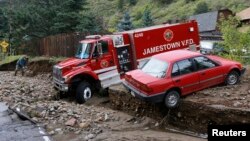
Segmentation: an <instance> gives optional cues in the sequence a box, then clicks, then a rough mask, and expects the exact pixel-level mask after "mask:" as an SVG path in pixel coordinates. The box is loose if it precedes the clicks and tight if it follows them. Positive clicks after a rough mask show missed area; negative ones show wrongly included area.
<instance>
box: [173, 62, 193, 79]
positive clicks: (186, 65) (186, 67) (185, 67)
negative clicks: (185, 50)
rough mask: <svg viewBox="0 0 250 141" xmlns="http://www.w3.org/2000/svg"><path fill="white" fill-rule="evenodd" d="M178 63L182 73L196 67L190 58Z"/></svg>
mask: <svg viewBox="0 0 250 141" xmlns="http://www.w3.org/2000/svg"><path fill="white" fill-rule="evenodd" d="M177 64H178V66H179V71H180V75H182V74H188V73H191V72H193V71H194V67H193V65H192V61H191V60H190V59H186V60H182V61H179V62H177Z"/></svg>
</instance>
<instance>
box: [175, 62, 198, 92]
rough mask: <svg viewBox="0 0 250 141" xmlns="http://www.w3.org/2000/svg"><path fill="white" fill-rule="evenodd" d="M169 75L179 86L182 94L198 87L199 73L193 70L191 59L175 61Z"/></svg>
mask: <svg viewBox="0 0 250 141" xmlns="http://www.w3.org/2000/svg"><path fill="white" fill-rule="evenodd" d="M171 75H172V76H171V77H172V80H173V83H174V84H175V86H176V87H179V88H181V91H182V92H181V93H182V95H186V94H188V93H192V92H194V91H196V90H197V89H198V87H199V75H198V73H197V72H195V70H194V65H193V62H192V60H191V59H185V60H181V61H178V62H176V63H175V64H174V65H173V69H172V74H171Z"/></svg>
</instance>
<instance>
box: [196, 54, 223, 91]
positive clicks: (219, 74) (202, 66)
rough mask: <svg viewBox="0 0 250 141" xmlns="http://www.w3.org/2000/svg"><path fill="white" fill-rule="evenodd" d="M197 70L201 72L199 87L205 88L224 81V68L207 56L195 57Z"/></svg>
mask: <svg viewBox="0 0 250 141" xmlns="http://www.w3.org/2000/svg"><path fill="white" fill-rule="evenodd" d="M194 62H195V65H196V69H197V72H198V74H199V77H200V78H199V79H200V86H199V89H204V88H207V87H210V86H213V85H216V84H219V83H222V82H223V81H224V74H223V72H224V71H223V68H222V67H221V66H220V65H219V64H217V63H216V62H214V61H212V60H211V59H209V58H207V57H205V56H199V57H195V58H194Z"/></svg>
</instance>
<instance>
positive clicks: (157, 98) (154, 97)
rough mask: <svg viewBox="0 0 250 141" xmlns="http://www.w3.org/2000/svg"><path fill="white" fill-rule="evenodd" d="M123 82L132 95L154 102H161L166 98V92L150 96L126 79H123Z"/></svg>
mask: <svg viewBox="0 0 250 141" xmlns="http://www.w3.org/2000/svg"><path fill="white" fill-rule="evenodd" d="M122 84H123V86H124V87H125V88H126V89H127V90H128V91H129V92H130V93H131V95H132V96H134V97H137V98H139V99H141V100H144V101H147V102H152V103H159V102H162V101H163V100H164V96H165V93H159V94H154V95H150V96H148V95H146V94H145V93H143V92H140V91H138V90H137V89H136V88H134V87H133V86H131V85H130V84H128V83H127V82H126V81H123V82H122Z"/></svg>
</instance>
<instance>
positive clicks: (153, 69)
mask: <svg viewBox="0 0 250 141" xmlns="http://www.w3.org/2000/svg"><path fill="white" fill-rule="evenodd" d="M167 68H168V63H167V62H163V61H161V60H158V59H156V58H151V59H150V60H149V61H148V62H147V63H146V64H145V65H144V66H143V67H142V68H141V70H142V71H143V72H144V73H147V74H149V75H151V76H154V77H156V78H163V77H164V76H165V74H166V70H167Z"/></svg>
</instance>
